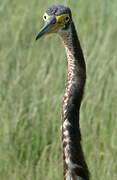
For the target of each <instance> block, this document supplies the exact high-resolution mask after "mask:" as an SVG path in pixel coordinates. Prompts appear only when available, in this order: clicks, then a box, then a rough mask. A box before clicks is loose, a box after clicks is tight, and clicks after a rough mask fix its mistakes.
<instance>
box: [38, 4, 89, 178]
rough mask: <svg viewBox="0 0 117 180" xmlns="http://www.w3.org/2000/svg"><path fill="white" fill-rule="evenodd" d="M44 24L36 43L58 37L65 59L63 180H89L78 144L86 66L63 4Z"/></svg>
mask: <svg viewBox="0 0 117 180" xmlns="http://www.w3.org/2000/svg"><path fill="white" fill-rule="evenodd" d="M43 19H44V21H45V25H44V26H43V27H42V29H41V30H40V31H39V33H37V36H36V40H38V39H40V38H41V37H42V36H44V35H48V34H58V35H59V37H60V38H61V39H62V41H63V45H64V48H65V51H66V56H67V78H66V82H65V90H64V96H63V103H62V113H61V114H62V128H61V129H62V130H61V132H62V136H61V139H62V151H63V169H64V170H63V175H64V180H89V179H90V173H89V169H88V165H87V163H86V160H85V156H84V153H83V148H82V144H81V130H80V122H79V116H80V106H81V101H82V99H83V94H84V87H85V82H86V65H85V59H84V55H83V51H82V48H81V45H80V41H79V37H78V35H77V32H76V29H75V25H74V22H73V18H72V12H71V9H70V8H69V7H67V6H64V5H53V6H51V7H49V8H48V9H47V10H46V11H45V13H44V15H43Z"/></svg>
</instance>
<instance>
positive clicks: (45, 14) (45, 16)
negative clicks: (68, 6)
mask: <svg viewBox="0 0 117 180" xmlns="http://www.w3.org/2000/svg"><path fill="white" fill-rule="evenodd" d="M48 18H49V16H48V14H47V13H44V15H43V19H44V21H46V20H47V19H48Z"/></svg>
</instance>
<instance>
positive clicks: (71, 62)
mask: <svg viewBox="0 0 117 180" xmlns="http://www.w3.org/2000/svg"><path fill="white" fill-rule="evenodd" d="M61 37H62V40H63V43H64V47H65V50H66V55H67V62H68V73H67V81H66V87H65V92H64V98H63V105H62V141H63V159H64V175H65V180H68V179H72V180H76V179H80V178H82V179H83V180H88V169H87V165H86V163H85V160H84V155H83V152H82V147H81V143H80V141H81V135H80V127H79V111H80V104H81V100H82V97H83V91H84V85H85V79H86V68H85V61H84V57H83V53H82V49H81V46H80V42H79V39H78V37H77V33H76V31H75V27H74V24H73V23H72V24H71V27H70V30H69V32H66V33H64V34H62V35H61ZM84 177H87V178H86V179H85V178H84Z"/></svg>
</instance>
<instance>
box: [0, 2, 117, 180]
mask: <svg viewBox="0 0 117 180" xmlns="http://www.w3.org/2000/svg"><path fill="white" fill-rule="evenodd" d="M53 4H63V5H67V6H69V7H70V8H71V10H72V12H73V19H74V22H75V26H76V29H77V30H78V35H79V38H80V42H81V45H82V48H83V52H84V56H85V59H86V64H87V82H86V88H85V95H84V99H83V103H82V106H81V115H80V124H81V131H82V139H83V142H82V144H83V150H84V153H85V156H86V160H87V163H88V166H89V169H90V172H91V180H99V179H100V180H105V179H106V180H110V179H111V180H116V178H117V163H116V162H115V161H116V158H117V151H116V150H117V143H116V142H117V134H116V132H117V126H115V124H116V122H117V121H116V120H117V111H116V104H117V98H116V93H115V91H117V63H116V61H117V60H116V59H117V44H116V43H117V26H116V25H117V24H116V23H117V14H116V13H117V3H116V2H115V1H114V0H113V1H110V0H103V1H102V0H96V1H93V0H87V1H84V0H78V1H72V0H71V1H70V0H69V1H67V0H66V1H63V0H59V1H52V0H50V1H43V0H33V1H32V0H28V1H25V0H20V1H19V0H0V25H1V27H0V179H2V180H45V179H46V180H53V179H54V180H61V179H63V165H62V149H61V134H60V124H61V120H60V119H61V115H60V113H61V103H62V96H63V92H64V86H65V85H64V84H65V78H66V69H67V61H66V56H65V51H64V47H63V44H62V43H61V40H60V39H59V37H58V36H57V35H50V36H48V37H44V38H42V39H40V40H39V41H37V42H35V37H36V34H37V33H38V31H39V30H40V28H41V27H42V26H43V19H42V16H43V13H44V12H45V10H46V9H47V8H48V7H50V6H51V5H53Z"/></svg>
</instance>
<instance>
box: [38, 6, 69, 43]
mask: <svg viewBox="0 0 117 180" xmlns="http://www.w3.org/2000/svg"><path fill="white" fill-rule="evenodd" d="M43 19H44V21H45V25H44V27H43V28H42V29H41V30H40V32H39V33H38V34H37V36H36V40H37V39H39V38H40V37H42V36H43V35H47V34H51V33H63V32H64V33H65V32H67V31H69V27H70V24H71V22H72V17H71V10H70V9H69V8H68V7H65V6H63V5H56V6H52V7H50V8H48V9H47V11H46V12H45V13H44V15H43Z"/></svg>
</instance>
